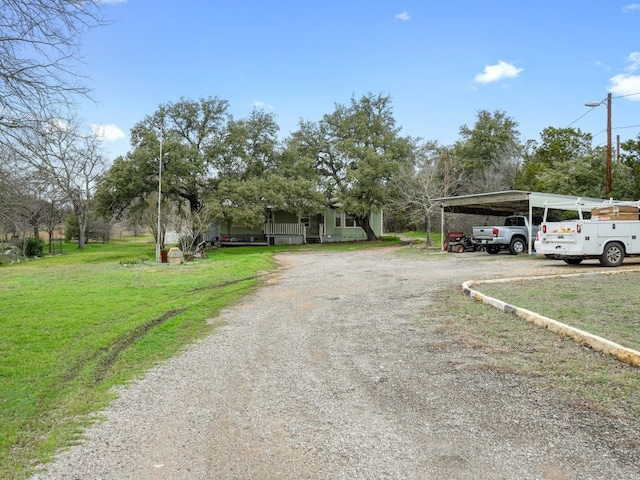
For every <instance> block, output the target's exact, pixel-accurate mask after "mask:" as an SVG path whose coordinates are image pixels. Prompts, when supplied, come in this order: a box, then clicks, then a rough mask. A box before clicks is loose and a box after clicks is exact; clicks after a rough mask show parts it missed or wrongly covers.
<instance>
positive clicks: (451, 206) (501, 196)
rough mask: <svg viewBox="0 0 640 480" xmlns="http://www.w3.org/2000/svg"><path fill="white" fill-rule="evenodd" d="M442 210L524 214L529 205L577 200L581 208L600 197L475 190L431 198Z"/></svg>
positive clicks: (567, 206) (572, 206)
mask: <svg viewBox="0 0 640 480" xmlns="http://www.w3.org/2000/svg"><path fill="white" fill-rule="evenodd" d="M434 201H435V203H436V204H438V205H439V206H440V207H441V208H442V209H443V210H444V211H445V212H452V213H470V214H479V215H498V216H502V215H511V214H514V213H520V214H527V213H528V212H529V208H530V207H531V208H544V207H545V205H549V206H550V207H551V208H553V207H555V208H557V209H559V210H577V209H578V207H577V205H578V203H580V204H582V208H583V210H591V209H592V208H595V207H599V206H601V205H602V203H603V202H604V200H601V199H597V198H584V197H573V196H570V195H558V194H554V193H540V192H525V191H522V190H509V191H506V192H491V193H479V194H475V195H463V196H460V197H443V198H437V199H435V200H434Z"/></svg>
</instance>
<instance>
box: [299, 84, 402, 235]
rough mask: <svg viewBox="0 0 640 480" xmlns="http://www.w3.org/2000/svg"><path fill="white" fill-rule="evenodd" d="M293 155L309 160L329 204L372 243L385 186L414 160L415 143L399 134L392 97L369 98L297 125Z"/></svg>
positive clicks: (373, 96)
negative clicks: (346, 215) (375, 214)
mask: <svg viewBox="0 0 640 480" xmlns="http://www.w3.org/2000/svg"><path fill="white" fill-rule="evenodd" d="M292 137H293V142H292V144H293V145H294V146H295V150H296V152H298V153H299V154H300V155H302V156H303V157H304V158H305V159H306V160H307V161H308V162H309V163H312V162H313V165H314V168H315V171H316V174H317V178H318V182H319V188H320V191H321V192H322V194H323V195H324V199H325V202H326V203H327V205H333V206H340V208H341V209H343V210H344V211H345V212H347V213H349V214H351V215H353V216H354V217H355V219H356V223H357V225H358V226H360V227H361V228H362V229H363V230H364V231H365V232H366V234H367V238H368V239H375V238H376V236H375V233H374V232H373V230H372V228H371V225H370V222H369V217H370V215H371V213H372V212H376V211H379V210H380V209H381V208H382V206H383V205H385V203H386V201H387V199H388V190H387V188H386V187H387V185H388V183H389V181H390V180H391V179H392V178H393V176H394V175H396V174H397V173H398V172H399V171H400V167H401V165H402V164H404V163H407V162H412V161H413V148H412V147H413V143H412V140H411V139H410V138H409V137H403V136H401V135H400V127H398V126H396V121H395V118H394V117H393V111H392V107H391V98H390V97H389V96H385V95H380V94H378V95H374V94H371V93H369V94H367V95H364V96H362V97H361V98H360V99H356V98H355V97H352V98H351V102H350V104H349V105H340V104H336V106H335V110H334V111H333V113H330V114H325V115H324V116H323V118H322V119H321V120H319V121H318V122H310V121H303V122H300V128H299V129H298V130H297V131H296V132H294V133H293V136H292Z"/></svg>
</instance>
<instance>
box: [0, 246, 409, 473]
mask: <svg viewBox="0 0 640 480" xmlns="http://www.w3.org/2000/svg"><path fill="white" fill-rule="evenodd" d="M394 243H399V240H398V239H395V238H388V239H385V240H384V241H381V242H378V243H375V244H374V245H389V244H394ZM371 246H372V244H367V243H352V244H330V245H329V244H327V245H316V246H282V247H267V248H265V247H240V248H224V249H217V250H214V251H212V252H210V254H209V257H208V258H206V259H198V260H197V261H194V262H187V263H185V264H184V265H168V264H155V262H154V261H153V260H154V259H155V245H154V244H153V240H152V239H150V237H148V236H147V237H131V238H126V239H124V240H122V241H114V242H112V243H109V244H88V245H87V246H86V248H85V249H84V250H82V251H81V250H78V249H77V247H74V246H73V245H69V244H67V245H64V246H63V252H64V254H63V255H58V256H54V257H48V258H43V259H38V260H29V261H27V262H20V263H17V264H12V265H6V264H5V265H3V266H1V267H0V329H1V331H2V335H1V336H0V478H2V479H12V480H13V479H19V478H24V477H25V476H26V475H27V472H28V470H29V468H30V467H32V466H33V465H34V464H35V463H36V462H40V461H43V460H48V459H50V458H51V457H52V456H53V454H54V453H55V451H56V450H57V449H58V448H60V447H61V446H63V445H67V444H69V443H70V442H73V441H74V440H75V439H77V437H78V435H79V434H80V432H81V431H82V429H83V428H84V427H86V425H87V422H88V418H90V414H91V413H92V412H96V411H98V410H99V409H100V408H101V407H104V406H105V405H106V404H107V403H108V402H109V401H110V400H111V399H112V398H113V393H112V387H113V386H116V385H121V384H124V383H126V382H127V381H130V380H131V379H133V378H136V377H137V376H139V375H141V374H142V373H143V372H145V371H146V370H148V369H149V368H150V367H151V366H153V365H154V364H156V363H157V362H159V361H162V360H164V359H167V358H169V357H171V356H173V355H175V354H176V352H178V351H179V350H180V349H182V348H184V347H185V345H188V344H190V343H192V342H193V341H195V340H197V339H198V338H202V337H203V336H204V335H207V334H209V333H211V332H213V331H214V330H215V328H216V323H215V321H211V320H210V319H212V318H215V317H216V315H217V313H218V312H219V311H220V309H221V308H223V307H225V306H227V305H230V304H232V303H233V302H235V301H236V300H237V299H238V298H240V297H241V296H243V295H246V294H247V293H248V292H249V291H250V290H251V289H253V288H255V287H256V286H257V285H259V284H260V282H261V279H262V277H263V274H264V273H265V272H268V271H269V270H272V269H273V268H274V267H275V266H276V265H275V262H274V260H273V254H274V253H275V252H278V251H282V250H291V249H305V248H322V249H325V250H351V249H359V248H368V247H371ZM150 259H152V260H150Z"/></svg>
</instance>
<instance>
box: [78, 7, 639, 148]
mask: <svg viewBox="0 0 640 480" xmlns="http://www.w3.org/2000/svg"><path fill="white" fill-rule="evenodd" d="M105 3H107V4H106V5H105V14H106V16H107V17H108V18H109V19H110V20H111V21H112V22H111V24H109V25H107V26H104V27H100V28H97V29H94V30H92V31H91V32H89V33H88V34H87V35H86V36H85V38H84V53H85V57H84V62H85V64H84V65H83V72H84V73H85V74H86V75H87V77H88V80H87V82H88V84H89V86H90V87H91V88H92V89H93V97H94V99H95V102H84V103H83V104H82V105H81V108H80V112H79V114H80V117H81V118H82V119H83V121H85V122H86V123H87V125H90V124H91V125H102V131H103V132H105V143H104V146H105V149H106V151H107V152H108V155H109V157H110V158H113V157H115V156H116V155H122V154H124V153H126V152H127V151H128V150H129V130H130V129H131V128H132V127H133V125H134V124H135V123H136V122H139V121H141V120H142V119H144V117H145V116H146V115H150V114H152V113H153V112H154V111H155V110H156V109H157V107H158V106H159V105H160V104H162V103H167V102H176V101H178V100H180V98H181V97H185V98H189V99H197V98H200V97H208V96H218V97H220V98H222V99H225V100H227V101H228V102H229V103H230V113H232V115H233V116H234V117H235V118H243V117H246V116H248V115H249V114H250V112H251V110H252V109H253V108H254V107H258V108H262V109H264V110H265V111H269V112H273V113H274V114H275V115H276V119H277V121H278V124H279V125H280V128H281V131H280V135H281V137H283V138H284V137H286V136H288V134H289V133H290V132H292V131H294V130H296V128H297V125H298V121H299V120H300V119H305V120H313V121H315V120H319V119H320V118H321V117H322V115H323V114H325V113H331V112H332V111H333V109H334V105H335V103H340V104H347V103H349V100H350V98H351V97H352V96H353V95H355V96H356V97H360V96H361V95H363V94H366V93H368V92H372V93H376V94H377V93H383V94H387V95H389V96H391V98H392V100H393V109H394V114H395V118H396V121H397V122H398V124H399V125H400V126H401V127H402V133H403V134H405V135H411V136H414V137H421V138H423V139H425V140H437V141H438V142H439V143H440V144H442V145H450V144H453V143H454V142H455V141H456V140H458V139H459V138H460V136H459V130H460V127H461V126H462V125H465V124H466V125H468V126H469V127H471V126H473V124H474V123H475V120H476V114H477V112H478V111H479V110H489V111H491V112H493V111H495V110H501V111H504V112H506V114H507V115H508V116H510V117H512V118H513V119H514V120H515V121H516V122H518V124H519V131H520V133H521V139H522V140H523V141H525V140H529V139H533V140H538V139H539V138H540V133H541V132H542V130H543V129H544V128H546V127H549V126H553V127H558V128H563V127H567V126H569V125H571V126H572V127H575V128H580V129H581V130H582V131H584V132H590V133H592V134H593V135H594V145H604V144H606V108H605V106H604V105H602V106H599V107H595V108H591V109H590V108H588V107H586V106H584V104H585V102H594V101H602V100H604V99H606V96H607V93H609V92H611V93H612V96H613V100H612V128H613V138H614V142H615V139H616V136H617V135H620V139H621V141H625V140H627V139H631V138H633V139H636V138H637V137H638V134H639V133H640V3H633V2H625V1H622V2H618V1H617V0H528V1H525V0H519V1H517V0H510V1H508V0H493V1H491V0H485V1H482V0H400V1H399V0H225V1H222V0H179V1H178V0H105Z"/></svg>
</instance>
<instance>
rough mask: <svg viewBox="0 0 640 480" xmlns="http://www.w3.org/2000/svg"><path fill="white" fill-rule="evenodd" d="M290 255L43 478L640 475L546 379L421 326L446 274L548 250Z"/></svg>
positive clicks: (521, 270) (472, 271)
mask: <svg viewBox="0 0 640 480" xmlns="http://www.w3.org/2000/svg"><path fill="white" fill-rule="evenodd" d="M278 258H279V261H280V262H281V264H282V268H281V269H280V270H279V271H278V272H277V273H276V274H275V275H274V276H273V277H272V278H271V279H270V280H269V282H268V284H267V285H266V286H264V287H262V288H260V289H259V290H258V291H256V292H255V293H253V294H251V295H250V296H248V297H247V298H245V299H244V301H243V302H242V303H241V304H239V305H236V306H235V307H233V308H230V309H228V310H226V311H224V312H223V313H222V318H223V319H224V320H225V321H226V326H225V327H223V328H222V329H221V331H220V332H219V333H218V334H215V335H212V336H210V337H208V338H206V339H204V340H202V341H201V342H199V343H197V344H196V345H193V346H191V347H189V348H188V349H187V350H186V351H185V352H184V353H183V354H182V355H180V356H178V357H176V358H174V359H173V360H171V361H169V362H166V363H163V364H162V365H160V366H158V367H157V368H155V369H153V370H152V371H151V372H149V374H148V375H147V376H146V377H145V378H144V379H142V380H140V381H137V382H135V383H133V384H132V385H130V386H129V387H128V388H125V389H123V390H122V391H121V394H120V398H119V400H117V401H116V402H115V403H114V404H113V406H112V407H110V408H109V409H107V410H106V411H105V412H104V414H105V417H106V421H104V422H100V423H97V424H96V425H94V427H93V428H91V429H90V430H89V431H88V432H87V440H86V441H85V442H83V443H81V444H79V445H76V446H74V447H73V448H71V449H70V450H69V451H67V452H64V453H62V454H61V455H60V456H59V457H58V459H57V461H56V462H55V463H53V464H51V465H49V466H48V470H47V471H45V472H43V473H41V474H39V475H37V476H35V477H33V478H34V479H47V480H51V479H102V480H107V479H113V480H125V479H140V480H143V479H144V480H148V479H171V480H178V479H226V478H232V479H272V478H273V479H275V478H278V479H286V478H291V479H381V478H392V479H563V480H564V479H612V478H616V479H634V478H635V479H637V478H640V466H639V465H633V464H632V463H633V462H630V461H629V460H628V459H625V458H623V457H621V456H620V455H618V454H617V453H616V452H614V451H610V450H609V449H608V447H607V446H606V445H607V444H606V443H605V442H601V441H599V439H598V437H597V436H594V435H593V432H592V431H591V430H590V429H589V428H588V425H589V419H588V418H587V419H586V420H585V419H581V420H580V421H576V420H575V418H574V416H573V412H571V411H568V410H567V407H566V406H563V405H562V404H561V403H560V402H558V401H557V400H556V399H554V397H553V395H552V394H551V393H549V392H548V391H547V390H546V389H544V388H542V387H540V386H538V387H535V385H536V384H535V382H531V381H529V380H525V379H521V378H520V377H518V376H515V375H508V374H500V373H496V372H493V371H491V370H490V369H486V368H482V367H483V365H484V364H485V363H486V360H485V359H484V357H483V353H482V352H481V351H479V350H478V349H471V348H467V347H465V346H464V345H460V344H459V343H456V342H454V341H452V339H451V338H450V337H447V336H446V334H445V333H441V331H440V330H439V329H438V328H437V322H436V323H434V326H433V327H418V326H417V325H416V321H417V319H419V318H422V317H424V316H429V311H430V304H431V302H432V301H433V300H432V298H433V293H434V292H435V291H436V290H437V289H439V288H443V287H449V286H451V287H452V288H453V287H454V286H457V285H459V284H460V283H461V282H462V281H464V280H470V279H483V278H494V277H505V276H514V275H521V274H523V275H527V274H532V273H541V270H544V268H545V266H546V265H549V263H548V262H544V261H540V260H536V259H518V260H515V261H514V260H513V259H512V258H511V257H509V256H508V255H507V256H502V255H500V256H494V255H486V254H464V255H452V254H442V255H415V254H414V255H407V251H406V250H405V251H404V252H403V251H402V250H400V249H395V248H384V249H375V250H363V251H356V252H312V253H290V254H282V255H280V256H279V257H278ZM534 271H535V272H534ZM532 385H533V387H532ZM585 415H596V414H595V413H589V412H586V413H585ZM611 435H615V432H611Z"/></svg>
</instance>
